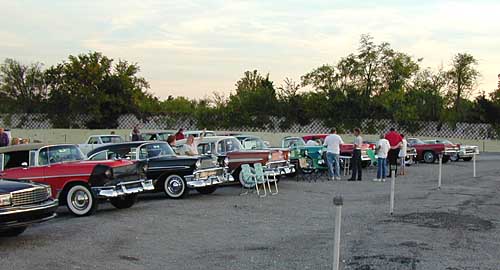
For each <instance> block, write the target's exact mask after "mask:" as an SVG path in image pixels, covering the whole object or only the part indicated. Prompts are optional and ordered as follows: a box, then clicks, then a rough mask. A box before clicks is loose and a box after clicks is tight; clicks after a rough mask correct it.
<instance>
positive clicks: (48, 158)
mask: <svg viewBox="0 0 500 270" xmlns="http://www.w3.org/2000/svg"><path fill="white" fill-rule="evenodd" d="M83 159H84V156H83V153H82V151H80V149H79V148H78V147H77V146H75V145H56V146H50V147H44V148H42V149H40V151H39V155H38V165H47V164H49V163H50V164H52V163H60V162H70V161H77V160H83Z"/></svg>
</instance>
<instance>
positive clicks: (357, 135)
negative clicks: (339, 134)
mask: <svg viewBox="0 0 500 270" xmlns="http://www.w3.org/2000/svg"><path fill="white" fill-rule="evenodd" d="M362 145H363V138H362V137H361V129H359V128H355V129H354V150H353V152H352V158H351V163H352V165H351V166H352V176H351V178H350V179H349V181H356V180H358V181H361V178H362V172H361V146H362Z"/></svg>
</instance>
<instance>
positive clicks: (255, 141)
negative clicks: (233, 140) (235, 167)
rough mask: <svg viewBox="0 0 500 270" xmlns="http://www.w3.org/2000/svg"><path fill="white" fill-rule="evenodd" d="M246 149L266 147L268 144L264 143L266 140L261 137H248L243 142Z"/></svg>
mask: <svg viewBox="0 0 500 270" xmlns="http://www.w3.org/2000/svg"><path fill="white" fill-rule="evenodd" d="M241 144H242V146H243V148H244V149H257V150H261V149H266V148H267V146H266V145H265V144H264V141H263V140H262V139H260V138H247V139H244V140H243V141H242V142H241Z"/></svg>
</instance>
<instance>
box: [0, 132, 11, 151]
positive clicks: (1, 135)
mask: <svg viewBox="0 0 500 270" xmlns="http://www.w3.org/2000/svg"><path fill="white" fill-rule="evenodd" d="M4 146H9V135H8V134H7V133H6V132H5V130H4V129H3V128H0V147H4Z"/></svg>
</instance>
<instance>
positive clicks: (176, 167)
mask: <svg viewBox="0 0 500 270" xmlns="http://www.w3.org/2000/svg"><path fill="white" fill-rule="evenodd" d="M88 158H89V160H113V159H122V158H123V159H130V160H136V161H140V162H142V163H144V164H145V166H146V168H147V170H146V176H147V178H148V179H153V181H154V186H155V191H164V192H165V194H166V195H167V196H168V197H170V198H173V199H178V198H182V197H184V196H186V195H187V194H188V193H189V189H196V190H197V191H198V192H200V193H202V194H210V193H213V192H214V191H215V190H216V189H217V187H218V186H219V185H220V184H222V183H224V182H228V181H233V180H234V179H233V178H232V176H231V175H227V174H226V170H225V166H224V164H220V163H219V160H218V159H217V158H216V157H210V156H203V157H202V156H197V157H188V156H179V155H176V154H175V152H174V151H173V149H172V148H171V147H170V146H169V145H168V144H167V143H165V142H145V141H143V142H127V143H120V144H113V145H106V146H102V147H99V148H96V149H94V150H93V151H91V152H90V153H89V154H88ZM222 162H223V161H222ZM221 165H222V166H221Z"/></svg>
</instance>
